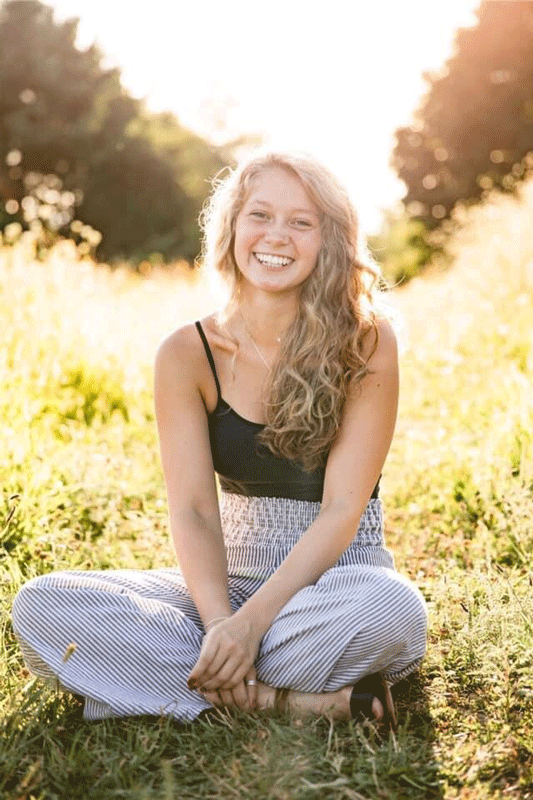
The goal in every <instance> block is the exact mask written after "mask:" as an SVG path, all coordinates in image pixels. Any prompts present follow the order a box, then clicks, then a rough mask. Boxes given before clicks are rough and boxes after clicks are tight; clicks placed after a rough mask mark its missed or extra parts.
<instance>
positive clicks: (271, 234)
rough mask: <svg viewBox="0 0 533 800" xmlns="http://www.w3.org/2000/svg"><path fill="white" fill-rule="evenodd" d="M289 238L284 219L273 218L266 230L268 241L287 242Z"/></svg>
mask: <svg viewBox="0 0 533 800" xmlns="http://www.w3.org/2000/svg"><path fill="white" fill-rule="evenodd" d="M288 239H289V233H288V230H287V226H286V225H285V223H284V221H283V220H280V219H273V220H272V222H271V223H270V225H269V226H268V228H267V230H266V231H265V240H266V241H267V242H273V243H274V242H286V241H287V240H288Z"/></svg>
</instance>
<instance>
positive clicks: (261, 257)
mask: <svg viewBox="0 0 533 800" xmlns="http://www.w3.org/2000/svg"><path fill="white" fill-rule="evenodd" d="M254 255H255V257H256V258H257V260H258V261H260V262H261V264H266V265H270V266H273V267H279V266H287V264H290V263H291V261H293V260H294V259H292V258H287V257H286V256H270V255H266V254H265V253H254Z"/></svg>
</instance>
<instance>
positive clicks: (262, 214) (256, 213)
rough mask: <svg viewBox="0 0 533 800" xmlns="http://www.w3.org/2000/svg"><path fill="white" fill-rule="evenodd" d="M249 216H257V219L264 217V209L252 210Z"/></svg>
mask: <svg viewBox="0 0 533 800" xmlns="http://www.w3.org/2000/svg"><path fill="white" fill-rule="evenodd" d="M250 216H251V217H257V219H266V214H265V212H264V211H252V213H251V214H250Z"/></svg>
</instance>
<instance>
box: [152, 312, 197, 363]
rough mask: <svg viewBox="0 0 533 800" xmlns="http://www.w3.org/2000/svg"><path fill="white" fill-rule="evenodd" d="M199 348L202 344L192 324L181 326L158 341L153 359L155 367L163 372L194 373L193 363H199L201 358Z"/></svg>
mask: <svg viewBox="0 0 533 800" xmlns="http://www.w3.org/2000/svg"><path fill="white" fill-rule="evenodd" d="M200 348H202V342H201V340H200V337H199V335H198V331H197V329H196V326H195V325H194V323H189V324H187V325H183V326H181V327H180V328H177V329H176V330H175V331H172V332H171V333H169V334H167V335H166V336H165V337H164V338H163V339H162V340H161V341H160V343H159V345H158V348H157V352H156V357H155V360H156V367H158V368H159V369H160V370H164V371H165V372H173V371H175V370H178V371H179V372H180V373H182V374H183V370H185V371H186V372H194V365H195V362H199V359H200V356H201V349H200Z"/></svg>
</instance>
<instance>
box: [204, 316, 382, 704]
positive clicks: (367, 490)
mask: <svg viewBox="0 0 533 800" xmlns="http://www.w3.org/2000/svg"><path fill="white" fill-rule="evenodd" d="M369 367H370V370H371V372H370V373H369V374H368V375H366V376H365V378H364V379H363V381H362V382H361V384H360V385H359V387H355V389H354V390H353V391H352V393H351V394H350V396H349V397H348V399H347V401H346V404H345V409H344V412H343V420H342V424H341V429H340V431H339V435H338V437H337V439H336V441H335V444H334V446H333V448H332V449H331V452H330V455H329V457H328V462H327V466H326V475H325V483H324V493H323V499H322V506H321V510H320V513H319V515H318V517H317V518H316V520H315V521H314V522H313V524H312V525H311V526H310V527H309V529H308V530H307V531H306V532H305V534H304V535H303V536H302V537H301V539H300V540H299V541H298V543H297V544H296V545H295V546H294V548H293V549H292V550H291V552H290V553H289V555H288V556H287V557H286V558H285V560H284V561H283V563H282V564H281V565H280V567H279V568H278V569H277V570H276V572H275V573H274V574H273V575H272V576H271V577H270V578H269V579H268V580H267V581H266V582H265V583H264V584H263V585H262V586H261V588H260V589H258V590H257V592H255V594H254V595H253V596H252V597H251V598H249V599H248V600H247V601H246V603H244V605H243V606H242V607H241V608H240V609H239V610H238V611H237V612H236V613H235V614H234V615H233V617H232V619H231V620H230V621H228V622H227V623H225V622H224V623H221V626H217V628H219V627H220V628H221V629H224V628H225V627H227V626H228V625H231V626H232V627H236V626H237V625H238V624H239V623H240V624H241V625H242V626H243V629H246V628H248V627H251V633H250V634H249V637H251V639H253V642H254V646H255V643H257V646H259V643H260V641H261V639H262V637H263V636H264V634H265V633H266V631H267V630H268V628H269V627H270V625H271V623H272V620H273V619H274V617H275V616H276V615H277V614H278V612H279V611H280V610H281V608H282V607H283V606H284V605H285V604H286V603H287V602H288V601H289V600H290V599H291V597H293V595H294V594H296V592H298V591H299V590H300V589H302V588H303V587H304V586H308V585H309V584H312V583H314V582H315V581H316V580H318V578H319V577H320V576H321V575H322V574H323V573H324V572H325V571H326V570H327V569H329V568H330V567H332V566H333V565H334V564H335V563H336V562H337V561H338V559H339V558H340V556H341V555H342V553H343V552H344V551H345V550H346V548H347V547H348V545H349V544H350V542H351V541H352V539H353V537H354V532H355V531H357V528H358V526H359V521H360V519H361V516H362V514H363V511H364V510H365V508H366V506H367V504H368V501H369V499H370V496H371V494H372V490H373V488H374V486H375V485H376V482H377V480H378V478H379V475H380V473H381V470H382V468H383V464H384V462H385V458H386V456H387V453H388V451H389V447H390V443H391V440H392V436H393V432H394V426H395V422H396V414H397V407H398V353H397V347H396V338H395V336H394V332H393V330H392V327H391V326H390V325H389V324H388V323H384V322H383V323H381V324H380V325H379V339H378V345H377V348H376V351H375V353H374V354H373V356H372V358H371V359H370V361H369ZM194 675H195V677H196V679H197V681H199V682H200V684H201V685H205V687H206V688H207V689H213V688H217V687H218V686H219V685H222V684H220V683H217V681H218V679H219V676H218V675H216V674H215V675H213V673H212V669H210V665H209V663H208V661H207V659H205V660H204V661H203V662H202V659H200V660H199V662H198V663H197V665H196V666H195V669H194ZM225 677H226V676H225ZM225 685H231V680H229V681H226V684H225Z"/></svg>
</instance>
